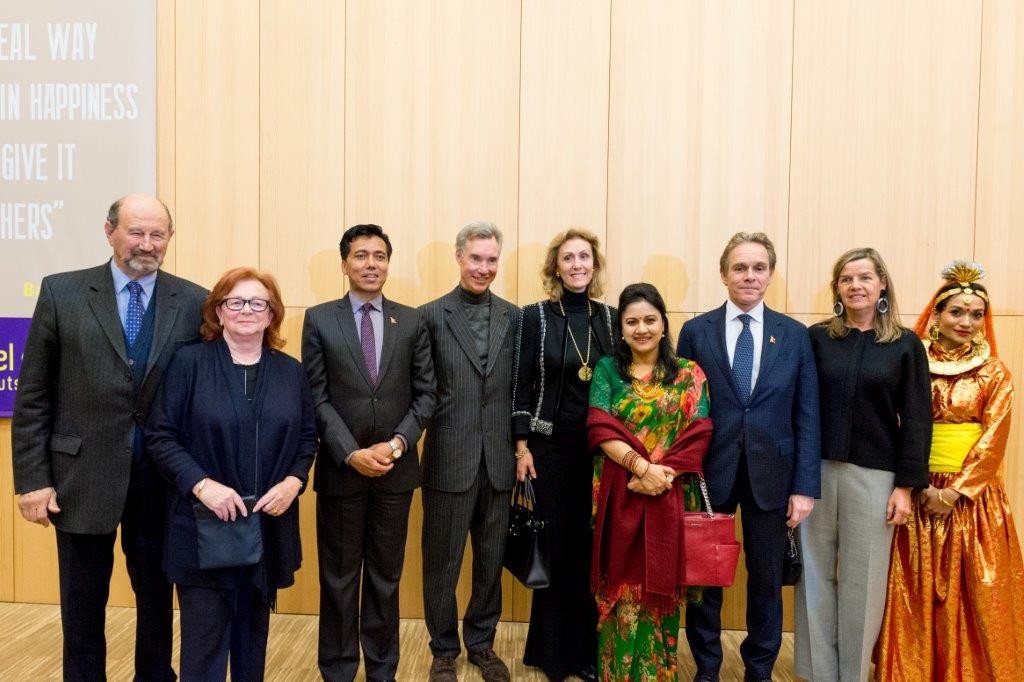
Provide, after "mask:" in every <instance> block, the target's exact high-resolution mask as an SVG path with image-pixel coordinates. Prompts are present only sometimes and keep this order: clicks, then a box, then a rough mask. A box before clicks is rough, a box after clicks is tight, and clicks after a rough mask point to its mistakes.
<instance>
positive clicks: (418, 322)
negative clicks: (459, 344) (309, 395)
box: [302, 296, 437, 495]
mask: <svg viewBox="0 0 1024 682" xmlns="http://www.w3.org/2000/svg"><path fill="white" fill-rule="evenodd" d="M302 364H303V366H304V367H305V369H306V376H307V377H308V378H309V385H310V388H311V389H312V391H313V405H314V409H315V411H316V422H317V428H318V430H319V433H320V456H319V457H318V459H317V467H316V475H315V476H314V478H313V488H314V489H315V490H316V491H317V492H318V493H323V494H325V495H346V494H355V493H357V492H359V491H360V490H362V489H364V488H365V487H367V486H371V487H373V488H375V489H378V490H381V491H383V492H390V493H398V492H407V491H410V490H413V489H415V488H417V487H419V485H420V466H419V462H418V461H417V458H416V443H417V442H418V441H419V439H420V434H421V432H422V429H423V427H424V425H425V424H426V422H427V419H428V418H429V417H430V415H431V414H432V413H433V411H434V405H435V403H436V392H437V386H436V384H435V382H434V365H433V363H432V362H431V360H430V337H429V335H428V334H427V327H426V324H425V323H424V321H423V315H422V314H421V313H420V312H419V311H418V310H416V309H415V308H410V307H409V306H404V305H401V304H400V303H395V302H394V301H390V300H388V299H386V298H385V299H384V338H383V348H382V350H381V357H380V367H379V369H378V371H377V384H376V385H373V384H371V383H370V375H369V373H368V372H367V371H366V364H365V363H364V361H363V353H362V347H361V346H360V344H359V332H358V330H357V329H356V325H355V321H354V320H353V317H352V305H351V303H350V301H349V298H348V296H345V297H344V298H341V299H338V300H336V301H330V302H328V303H321V304H320V305H318V306H314V307H312V308H309V309H308V310H307V311H306V318H305V320H304V321H303V323H302ZM396 433H399V434H401V435H402V436H403V437H404V438H405V441H406V442H407V443H408V444H409V451H408V452H407V453H405V456H404V457H402V458H401V459H399V460H398V462H396V463H395V466H394V468H392V470H391V471H389V472H388V473H386V474H385V475H383V476H380V477H377V478H367V477H366V476H363V475H362V474H360V473H359V472H357V471H356V470H355V469H353V468H352V467H350V466H348V465H347V464H346V463H345V459H346V458H347V457H348V456H349V455H350V454H351V453H352V452H354V451H355V450H358V449H360V448H365V447H369V446H370V445H373V444H375V443H380V442H383V441H386V440H388V439H390V438H391V437H392V436H393V435H394V434H396Z"/></svg>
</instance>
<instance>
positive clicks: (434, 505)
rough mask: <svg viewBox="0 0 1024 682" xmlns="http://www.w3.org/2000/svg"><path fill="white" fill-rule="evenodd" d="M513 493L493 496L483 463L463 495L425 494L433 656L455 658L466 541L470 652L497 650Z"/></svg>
mask: <svg viewBox="0 0 1024 682" xmlns="http://www.w3.org/2000/svg"><path fill="white" fill-rule="evenodd" d="M508 509H509V492H508V491H499V490H495V489H494V487H493V486H491V481H490V479H489V478H488V476H487V470H486V468H485V466H484V464H483V462H481V464H480V470H479V472H478V473H477V477H476V481H475V482H474V483H473V485H472V487H470V489H469V490H467V491H466V492H463V493H447V492H442V491H440V490H433V489H431V488H427V487H424V488H423V535H422V545H423V607H424V609H423V611H424V617H425V619H426V623H427V631H428V632H429V633H430V650H431V652H432V653H433V654H434V655H435V656H442V657H445V658H456V657H458V655H459V652H460V646H459V612H458V606H457V604H456V599H455V588H456V586H457V585H458V583H459V573H460V571H461V569H462V556H463V554H465V552H466V536H467V535H469V536H470V538H471V539H472V543H473V588H472V592H471V594H470V598H469V605H468V606H467V607H466V616H465V618H464V619H463V621H462V638H463V640H464V641H465V643H466V650H467V651H479V650H481V649H486V648H488V647H491V646H493V643H494V634H495V630H496V628H497V625H498V619H499V618H501V568H502V558H503V557H504V555H505V533H506V531H507V526H508Z"/></svg>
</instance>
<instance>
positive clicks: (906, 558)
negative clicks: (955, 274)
mask: <svg viewBox="0 0 1024 682" xmlns="http://www.w3.org/2000/svg"><path fill="white" fill-rule="evenodd" d="M928 358H929V361H930V363H931V368H932V417H933V419H934V421H935V422H936V423H947V424H966V423H977V424H980V425H981V437H980V438H979V439H978V440H977V442H976V443H974V445H973V446H972V447H971V448H970V450H969V451H968V453H967V456H966V458H965V459H964V461H963V465H962V467H961V468H960V470H959V471H953V472H949V471H946V472H933V473H931V474H930V481H931V485H933V486H935V487H936V488H953V489H954V490H956V491H957V492H959V493H960V494H961V495H962V497H961V498H960V499H959V500H957V502H956V504H955V506H954V509H953V511H952V512H951V513H950V514H949V515H948V516H945V517H940V516H931V515H929V514H928V513H927V512H925V510H924V509H923V508H922V507H921V506H920V505H919V504H918V502H917V500H916V499H915V500H914V501H913V513H912V516H911V519H910V521H909V523H908V524H907V525H905V526H899V527H897V528H896V532H895V533H894V535H893V544H892V558H891V560H890V567H889V584H888V592H887V594H886V608H885V618H884V620H883V622H882V630H881V633H880V634H879V639H878V643H877V645H876V647H875V664H876V665H875V679H876V680H922V681H924V680H929V681H930V680H944V681H950V682H952V681H960V680H979V681H980V680H1019V679H1022V675H1024V562H1022V559H1021V550H1020V544H1019V542H1018V539H1017V532H1016V529H1015V528H1014V523H1013V515H1012V513H1011V512H1010V505H1009V501H1008V500H1007V497H1006V493H1005V490H1004V488H1003V477H1002V462H1003V457H1004V456H1005V454H1006V440H1007V435H1008V433H1009V430H1010V409H1011V406H1012V403H1013V386H1012V384H1011V382H1010V373H1009V372H1008V371H1007V369H1006V367H1005V366H1004V365H1003V363H1002V362H1001V361H1000V360H999V359H998V358H997V357H995V356H992V357H979V355H978V349H977V347H975V346H973V345H972V344H966V345H965V346H962V347H960V348H958V349H956V350H954V351H950V352H947V351H945V350H943V349H942V348H941V347H940V346H939V344H937V343H936V344H931V345H930V346H929V348H928Z"/></svg>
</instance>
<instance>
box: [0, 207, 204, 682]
mask: <svg viewBox="0 0 1024 682" xmlns="http://www.w3.org/2000/svg"><path fill="white" fill-rule="evenodd" d="M104 229H105V230H106V233H107V241H108V242H110V245H111V247H113V258H112V259H111V260H110V261H109V262H108V263H104V264H103V265H100V266H97V267H94V268H89V269H87V270H78V271H75V272H63V273H60V274H56V275H50V276H48V277H45V278H44V279H43V283H42V286H41V287H40V292H39V300H38V301H37V302H36V309H35V313H33V315H32V326H31V328H30V329H29V334H28V341H27V343H26V344H25V359H24V363H23V365H22V369H21V377H20V382H19V385H18V396H17V400H16V402H15V404H14V421H13V422H12V424H11V441H12V446H13V447H12V450H13V461H14V489H15V492H17V493H19V494H20V495H21V497H20V499H19V500H18V506H19V507H20V509H21V514H22V516H24V517H25V518H26V519H27V520H29V521H33V522H35V523H39V524H42V525H44V526H46V525H48V524H49V522H50V521H52V522H53V525H54V526H56V527H57V533H56V534H57V565H58V570H59V575H60V602H61V603H60V606H61V609H60V614H61V627H62V630H63V633H64V679H66V680H67V679H71V680H102V679H106V640H105V639H104V632H103V629H104V628H103V626H104V616H105V607H106V605H107V595H108V593H109V590H110V576H111V572H112V570H113V567H114V538H115V537H116V535H117V529H118V526H120V528H121V547H122V549H123V550H124V554H125V559H126V564H127V567H128V577H129V578H130V579H131V583H132V589H133V590H134V592H135V603H136V605H137V607H138V611H137V614H136V630H135V676H136V679H143V680H173V679H174V670H172V669H171V634H172V633H171V623H172V611H171V585H170V583H168V582H167V576H166V574H165V573H164V571H163V568H162V564H161V558H162V553H163V537H164V527H163V524H164V511H165V510H164V495H163V487H164V483H163V480H162V479H161V478H160V475H159V474H158V473H157V471H156V469H155V468H154V467H153V465H152V464H151V463H150V461H149V457H148V456H147V455H146V453H145V452H144V450H143V446H142V426H143V424H145V421H146V416H147V413H148V412H149V407H150V404H151V403H152V401H153V397H154V396H155V394H156V389H157V387H158V386H159V385H160V382H161V380H162V379H163V374H164V370H165V369H166V367H167V365H168V363H169V362H170V361H171V356H172V355H174V351H175V350H177V349H178V348H179V347H180V346H182V345H184V344H186V343H190V342H192V341H197V340H198V339H199V325H200V324H201V322H202V319H201V316H200V311H201V308H202V305H203V300H204V299H205V298H206V293H207V292H206V290H205V289H203V288H202V287H199V286H197V285H195V284H193V283H192V282H189V281H186V280H184V279H180V278H178V277H175V276H174V275H169V274H167V273H165V272H162V271H161V270H160V269H159V268H160V264H161V262H162V261H163V258H164V253H165V252H166V250H167V245H168V243H169V242H170V239H171V236H172V235H173V234H174V231H173V230H174V227H173V225H172V223H171V214H170V213H169V212H168V210H167V207H166V206H164V205H163V203H161V202H160V201H159V200H158V199H156V198H155V197H151V196H146V195H133V196H128V197H124V198H123V199H119V200H117V201H116V202H114V204H113V205H112V206H111V207H110V210H109V212H108V214H107V221H106V224H105V225H104Z"/></svg>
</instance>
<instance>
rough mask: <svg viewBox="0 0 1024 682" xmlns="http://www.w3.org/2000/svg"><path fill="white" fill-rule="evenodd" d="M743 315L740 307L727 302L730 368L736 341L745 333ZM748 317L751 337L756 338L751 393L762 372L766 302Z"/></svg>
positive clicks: (726, 321) (726, 332)
mask: <svg viewBox="0 0 1024 682" xmlns="http://www.w3.org/2000/svg"><path fill="white" fill-rule="evenodd" d="M742 314H743V311H742V310H740V308H739V306H737V305H736V304H735V303H733V302H732V301H731V300H727V301H726V302H725V350H726V351H727V352H728V353H729V366H730V367H732V358H733V356H734V355H735V354H736V341H737V340H738V339H739V338H740V332H741V331H743V323H742V322H740V320H739V317H740V315H742ZM747 315H750V317H751V318H752V319H751V320H750V335H751V336H753V337H754V369H753V371H752V372H751V373H750V392H751V393H753V392H754V386H756V385H757V374H758V372H760V371H761V345H762V342H763V340H764V301H761V302H760V303H758V304H757V305H756V306H754V308H753V309H752V310H750V311H747Z"/></svg>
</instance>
